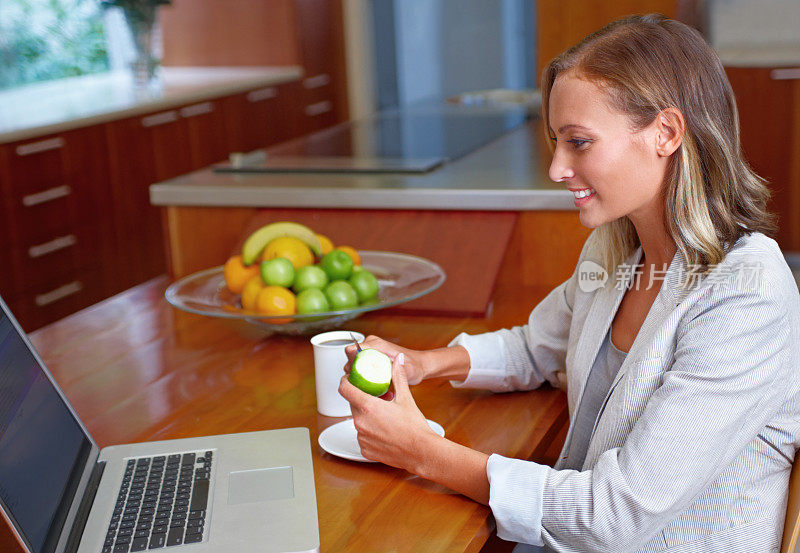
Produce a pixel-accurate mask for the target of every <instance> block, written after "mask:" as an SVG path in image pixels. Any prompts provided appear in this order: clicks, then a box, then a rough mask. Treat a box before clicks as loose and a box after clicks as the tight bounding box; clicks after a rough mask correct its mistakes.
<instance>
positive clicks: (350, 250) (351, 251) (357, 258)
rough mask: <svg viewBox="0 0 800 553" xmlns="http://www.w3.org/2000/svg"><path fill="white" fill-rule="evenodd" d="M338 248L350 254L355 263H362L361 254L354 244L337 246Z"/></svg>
mask: <svg viewBox="0 0 800 553" xmlns="http://www.w3.org/2000/svg"><path fill="white" fill-rule="evenodd" d="M336 249H337V250H342V251H343V252H344V253H346V254H347V255H349V256H350V259H352V260H353V265H361V256H360V255H358V252H357V251H356V249H355V248H353V247H352V246H336Z"/></svg>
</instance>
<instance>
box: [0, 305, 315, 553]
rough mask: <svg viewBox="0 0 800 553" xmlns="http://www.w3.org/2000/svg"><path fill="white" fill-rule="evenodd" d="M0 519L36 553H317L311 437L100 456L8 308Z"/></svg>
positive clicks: (295, 433)
mask: <svg viewBox="0 0 800 553" xmlns="http://www.w3.org/2000/svg"><path fill="white" fill-rule="evenodd" d="M0 513H2V515H3V517H4V518H5V519H6V522H7V523H8V524H9V526H10V527H11V529H12V531H13V532H14V534H15V535H16V538H17V540H18V541H19V542H20V544H21V545H22V546H23V548H24V549H25V550H26V551H28V552H31V553H51V552H58V553H61V552H65V553H73V552H77V553H103V552H109V553H110V552H116V553H121V552H128V551H159V550H160V551H169V552H170V553H171V552H173V551H175V552H181V551H185V552H186V553H194V552H197V553H201V552H217V551H219V552H222V551H224V552H237V553H239V552H248V551H259V552H290V551H291V552H301V551H303V552H304V551H319V527H318V519H317V503H316V492H315V489H314V470H313V466H312V462H311V440H310V436H309V431H308V429H307V428H287V429H280V430H267V431H261V432H247V433H240V434H227V435H221V436H207V437H200V438H188V439H179V440H167V441H159V442H146V443H138V444H127V445H115V446H111V447H106V448H103V449H99V447H98V446H97V444H96V443H95V442H94V440H93V439H92V437H91V435H90V434H89V432H88V431H87V430H86V427H85V426H84V425H83V423H82V422H81V420H80V419H79V418H78V415H77V414H76V412H75V410H74V409H73V408H72V406H71V405H70V403H69V401H68V400H67V398H66V396H65V395H64V393H63V392H62V391H61V389H60V388H59V386H58V384H57V383H56V382H55V380H54V379H53V377H52V375H51V374H50V372H49V371H48V370H47V368H46V367H45V366H44V363H42V360H41V359H40V358H39V355H38V354H37V353H36V351H35V350H34V349H33V347H32V346H31V344H30V342H29V340H28V339H27V337H26V336H25V333H24V332H23V331H22V329H21V328H20V326H19V324H18V323H17V322H16V320H15V319H14V318H13V316H12V315H11V313H10V312H9V310H8V307H7V306H6V304H5V303H4V302H3V301H2V298H0Z"/></svg>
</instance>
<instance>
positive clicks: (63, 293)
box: [33, 280, 83, 307]
mask: <svg viewBox="0 0 800 553" xmlns="http://www.w3.org/2000/svg"><path fill="white" fill-rule="evenodd" d="M81 290H83V284H82V283H81V282H79V281H77V280H76V281H74V282H70V283H69V284H65V285H64V286H59V287H58V288H56V289H55V290H53V291H52V292H47V293H46V294H37V295H36V297H35V298H33V301H34V302H35V303H36V305H38V306H39V307H44V306H45V305H50V304H51V303H54V302H57V301H58V300H61V299H64V298H66V297H67V296H71V295H72V294H77V293H78V292H80V291H81Z"/></svg>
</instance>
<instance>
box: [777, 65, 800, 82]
mask: <svg viewBox="0 0 800 553" xmlns="http://www.w3.org/2000/svg"><path fill="white" fill-rule="evenodd" d="M769 76H770V77H772V80H773V81H794V80H797V79H800V67H798V68H794V69H773V70H772V71H770V73H769Z"/></svg>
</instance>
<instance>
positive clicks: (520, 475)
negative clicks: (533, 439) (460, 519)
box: [486, 454, 549, 545]
mask: <svg viewBox="0 0 800 553" xmlns="http://www.w3.org/2000/svg"><path fill="white" fill-rule="evenodd" d="M548 470H549V469H548V467H546V466H544V465H540V464H538V463H534V462H532V461H521V460H519V459H509V458H508V457H503V456H501V455H497V454H493V455H491V456H490V457H489V462H488V463H487V464H486V475H487V476H488V477H489V507H490V508H491V509H492V514H494V518H495V521H496V523H497V536H498V537H500V538H502V539H504V540H508V541H516V542H520V543H528V544H531V545H544V541H543V540H542V503H543V501H544V484H545V481H546V479H547V471H548Z"/></svg>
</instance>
